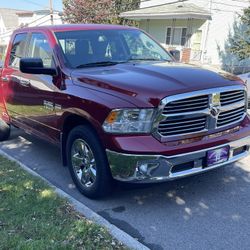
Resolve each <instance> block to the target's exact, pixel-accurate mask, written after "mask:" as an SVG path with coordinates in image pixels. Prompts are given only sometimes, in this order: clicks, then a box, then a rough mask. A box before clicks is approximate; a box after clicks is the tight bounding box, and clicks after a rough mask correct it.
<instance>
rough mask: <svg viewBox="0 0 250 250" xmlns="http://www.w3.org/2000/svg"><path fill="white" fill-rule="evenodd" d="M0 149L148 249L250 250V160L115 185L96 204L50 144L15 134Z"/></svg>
mask: <svg viewBox="0 0 250 250" xmlns="http://www.w3.org/2000/svg"><path fill="white" fill-rule="evenodd" d="M0 148H1V149H2V150H3V151H5V152H6V153H8V154H9V155H11V156H12V157H14V158H16V159H18V160H20V161H22V162H23V163H24V164H26V165H27V166H28V167H30V168H31V169H33V170H35V171H36V172H38V173H39V174H40V175H42V176H44V177H45V178H46V179H48V180H49V181H50V182H52V183H53V184H54V185H56V186H57V187H59V188H61V189H63V190H64V191H65V192H67V193H69V194H70V195H72V196H73V197H74V198H76V199H77V200H79V201H80V202H82V203H84V204H85V205H87V206H88V207H89V208H91V209H93V210H94V211H95V212H97V213H98V214H100V215H102V216H103V217H104V218H106V219H107V220H109V221H110V222H111V223H113V224H115V225H116V226H118V227H119V228H121V229H123V230H124V231H126V232H127V233H129V234H130V235H132V236H133V237H135V238H137V239H138V240H139V241H140V242H142V243H143V244H145V245H146V246H148V247H149V248H151V249H249V246H250V157H248V158H246V159H244V160H242V161H240V162H238V163H237V164H233V165H228V166H226V167H224V168H220V169H217V170H215V171H211V172H208V173H206V174H203V175H197V176H193V177H189V178H186V179H182V180H178V181H174V182H168V183H162V184H157V185H146V186H145V185H143V186H134V185H133V186H131V185H124V184H118V185H117V187H116V189H115V191H114V193H113V195H112V196H111V197H108V198H106V199H103V200H99V201H94V200H89V199H87V198H85V197H84V196H82V195H81V194H80V193H79V192H78V191H77V190H76V189H75V187H74V185H73V183H72V181H71V178H70V176H69V173H68V170H67V168H65V167H62V166H61V163H60V152H59V150H58V149H57V148H55V147H54V146H51V145H49V144H47V143H46V142H43V141H40V140H37V139H34V138H32V137H31V136H29V135H26V134H24V133H23V132H22V131H20V130H14V131H13V132H12V135H11V138H10V140H9V141H6V142H2V143H1V144H0Z"/></svg>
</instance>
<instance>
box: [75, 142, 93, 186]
mask: <svg viewBox="0 0 250 250" xmlns="http://www.w3.org/2000/svg"><path fill="white" fill-rule="evenodd" d="M71 163H72V166H73V169H74V172H75V174H76V176H77V178H78V180H79V182H80V183H81V184H82V185H83V186H85V187H87V188H89V187H91V186H92V185H93V184H94V183H95V180H96V161H95V157H94V154H93V152H92V150H91V149H90V147H89V145H88V144H87V143H86V142H85V141H84V140H83V139H76V140H75V141H74V143H73V145H72V148H71Z"/></svg>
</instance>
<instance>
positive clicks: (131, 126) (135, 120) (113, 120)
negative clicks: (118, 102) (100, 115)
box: [102, 109, 155, 134]
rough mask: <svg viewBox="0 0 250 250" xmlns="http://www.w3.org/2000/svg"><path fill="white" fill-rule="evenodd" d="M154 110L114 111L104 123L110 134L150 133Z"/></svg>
mask: <svg viewBox="0 0 250 250" xmlns="http://www.w3.org/2000/svg"><path fill="white" fill-rule="evenodd" d="M154 111H155V110H154V109H114V110H112V111H111V112H110V114H109V115H108V117H107V118H106V120H105V121H104V123H103V125H102V126H103V129H104V130H105V131H106V132H108V133H119V134H120V133H121V134H127V133H150V132H151V129H152V122H153V117H154Z"/></svg>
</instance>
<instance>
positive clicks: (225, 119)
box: [217, 106, 245, 127]
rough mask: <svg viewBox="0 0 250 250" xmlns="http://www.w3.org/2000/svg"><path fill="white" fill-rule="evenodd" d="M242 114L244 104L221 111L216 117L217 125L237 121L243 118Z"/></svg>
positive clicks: (243, 112)
mask: <svg viewBox="0 0 250 250" xmlns="http://www.w3.org/2000/svg"><path fill="white" fill-rule="evenodd" d="M244 114H245V106H242V107H240V108H236V109H232V110H229V111H224V112H221V113H220V114H219V116H218V119H217V127H221V126H225V125H228V124H230V123H233V122H237V121H239V120H241V119H242V118H243V116H244Z"/></svg>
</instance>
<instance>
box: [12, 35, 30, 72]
mask: <svg viewBox="0 0 250 250" xmlns="http://www.w3.org/2000/svg"><path fill="white" fill-rule="evenodd" d="M26 38H27V33H22V34H18V35H16V36H15V39H14V41H13V45H12V49H11V52H10V61H9V65H10V66H12V67H15V68H19V62H20V58H22V57H24V54H25V44H26V43H25V42H26Z"/></svg>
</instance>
